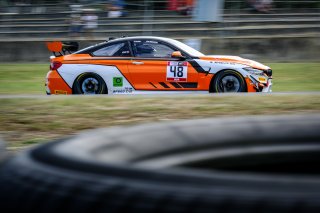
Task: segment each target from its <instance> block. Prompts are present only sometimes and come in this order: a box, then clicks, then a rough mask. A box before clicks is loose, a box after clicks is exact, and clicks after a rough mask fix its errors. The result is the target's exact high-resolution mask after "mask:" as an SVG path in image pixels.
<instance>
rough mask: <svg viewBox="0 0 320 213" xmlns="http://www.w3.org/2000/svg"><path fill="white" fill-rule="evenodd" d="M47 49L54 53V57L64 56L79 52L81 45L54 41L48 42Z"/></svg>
mask: <svg viewBox="0 0 320 213" xmlns="http://www.w3.org/2000/svg"><path fill="white" fill-rule="evenodd" d="M46 45H47V48H48V50H49V51H51V52H52V53H53V55H54V56H56V57H57V56H62V55H66V54H71V53H73V52H75V51H78V49H79V44H78V42H75V41H71V42H61V41H52V42H46Z"/></svg>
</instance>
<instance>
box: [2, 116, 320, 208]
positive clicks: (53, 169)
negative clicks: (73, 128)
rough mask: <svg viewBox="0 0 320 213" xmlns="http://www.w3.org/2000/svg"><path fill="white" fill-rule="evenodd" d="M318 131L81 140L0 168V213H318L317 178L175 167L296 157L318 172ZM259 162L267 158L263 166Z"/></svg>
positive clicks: (162, 133)
mask: <svg viewBox="0 0 320 213" xmlns="http://www.w3.org/2000/svg"><path fill="white" fill-rule="evenodd" d="M319 129H320V115H301V116H273V117H239V118H221V119H203V120H190V121H180V122H173V123H165V124H146V125H141V126H136V127H116V128H109V129H99V130H94V131H89V132H84V133H81V134H79V135H77V136H74V137H71V138H68V139H64V140H60V141H57V142H53V143H49V144H46V145H43V146H39V147H38V148H35V149H32V150H28V151H25V152H23V153H21V154H20V155H18V156H16V157H15V158H12V159H11V160H9V161H7V162H6V163H5V165H3V166H2V167H1V168H0V189H1V190H0V202H1V205H0V207H1V208H3V209H4V210H6V211H2V212H9V211H17V212H22V211H26V212H60V211H63V212H308V213H309V212H320V202H319V199H320V177H319V175H315V174H291V173H290V174H267V173H264V172H262V173H261V172H255V171H249V172H248V171H228V170H223V169H220V168H218V169H214V168H205V167H204V168H202V169H196V168H188V167H183V166H186V165H190V164H192V163H196V162H203V161H205V160H206V159H211V162H213V164H214V166H213V167H215V166H217V167H219V166H220V167H221V166H223V165H224V164H225V163H226V162H227V165H230V164H228V162H232V164H233V166H234V167H235V168H236V167H237V164H238V163H239V164H242V163H243V162H242V160H241V159H242V158H241V157H240V158H238V160H237V161H232V159H234V157H239V156H242V157H243V159H244V162H248V159H246V157H250V155H253V156H254V157H255V160H254V161H250V162H251V163H256V164H257V163H258V164H259V160H257V159H260V160H261V159H262V161H261V162H263V161H264V162H266V161H270V162H271V163H273V165H276V164H277V161H276V162H275V161H274V160H275V159H276V160H279V161H281V156H282V154H281V153H284V154H285V156H293V157H292V158H293V159H294V161H295V162H300V161H302V160H301V159H300V158H299V155H295V154H296V153H299V152H300V150H302V151H303V152H306V150H308V153H305V154H306V155H305V156H309V160H310V161H311V160H315V162H316V163H318V162H319V161H320V159H319V158H320V154H319V152H320V151H319V150H320V143H319V142H320V131H319ZM272 150H273V151H272ZM268 153H269V154H270V153H274V154H275V155H273V156H272V158H264V157H263V156H265V154H268ZM258 155H262V158H259V157H257V156H258ZM267 156H268V155H267ZM275 157H277V158H275ZM296 157H297V158H296ZM230 159H231V161H230ZM228 160H229V161H228ZM282 160H285V159H282ZM291 160H292V159H291ZM214 162H216V163H214ZM179 165H180V166H182V167H180V168H177V167H175V166H179ZM258 166H259V165H258ZM1 210H2V209H1Z"/></svg>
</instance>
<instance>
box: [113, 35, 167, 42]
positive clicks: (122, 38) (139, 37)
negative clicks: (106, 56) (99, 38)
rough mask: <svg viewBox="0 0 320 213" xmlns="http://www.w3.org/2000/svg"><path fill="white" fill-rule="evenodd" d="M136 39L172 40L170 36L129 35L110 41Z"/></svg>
mask: <svg viewBox="0 0 320 213" xmlns="http://www.w3.org/2000/svg"><path fill="white" fill-rule="evenodd" d="M134 39H156V40H162V41H168V40H170V38H165V37H158V36H129V37H121V38H115V39H112V40H110V41H112V42H113V41H122V40H134Z"/></svg>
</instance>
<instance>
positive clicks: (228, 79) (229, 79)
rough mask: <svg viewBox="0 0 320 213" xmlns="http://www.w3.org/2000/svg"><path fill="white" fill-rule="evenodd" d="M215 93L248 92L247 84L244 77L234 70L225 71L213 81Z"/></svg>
mask: <svg viewBox="0 0 320 213" xmlns="http://www.w3.org/2000/svg"><path fill="white" fill-rule="evenodd" d="M213 91H214V92H217V93H222V92H246V83H245V80H244V79H243V77H242V76H241V75H240V74H239V73H238V72H236V71H234V70H224V71H221V72H219V73H218V74H217V76H216V77H215V78H214V80H213Z"/></svg>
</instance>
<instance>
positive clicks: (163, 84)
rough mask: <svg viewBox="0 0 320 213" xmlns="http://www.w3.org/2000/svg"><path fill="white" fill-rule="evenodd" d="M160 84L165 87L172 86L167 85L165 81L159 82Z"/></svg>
mask: <svg viewBox="0 0 320 213" xmlns="http://www.w3.org/2000/svg"><path fill="white" fill-rule="evenodd" d="M159 84H160V85H161V86H163V87H164V88H170V87H169V86H168V85H166V84H165V83H164V82H159Z"/></svg>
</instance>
